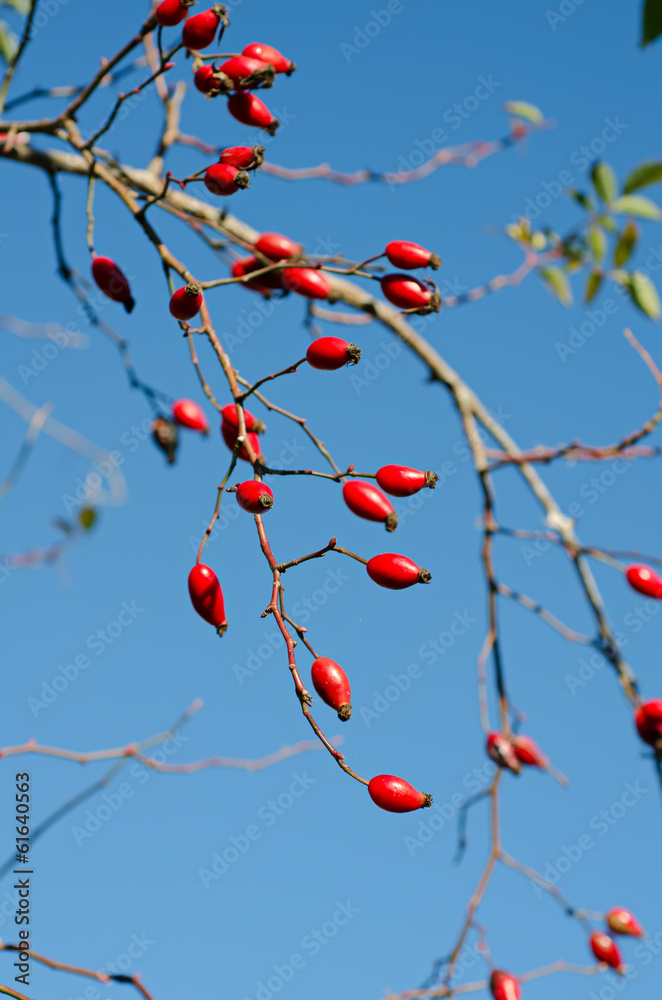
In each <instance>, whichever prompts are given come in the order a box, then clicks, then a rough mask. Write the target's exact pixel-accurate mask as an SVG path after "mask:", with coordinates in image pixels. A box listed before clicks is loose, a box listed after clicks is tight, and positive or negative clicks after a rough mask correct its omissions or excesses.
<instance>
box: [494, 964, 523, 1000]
mask: <svg viewBox="0 0 662 1000" xmlns="http://www.w3.org/2000/svg"><path fill="white" fill-rule="evenodd" d="M490 993H491V994H492V996H493V997H494V1000H520V997H521V995H522V989H521V987H520V984H519V980H518V979H515V977H514V976H511V974H510V973H509V972H503V971H502V970H501V969H495V970H494V972H493V973H492V975H491V976H490Z"/></svg>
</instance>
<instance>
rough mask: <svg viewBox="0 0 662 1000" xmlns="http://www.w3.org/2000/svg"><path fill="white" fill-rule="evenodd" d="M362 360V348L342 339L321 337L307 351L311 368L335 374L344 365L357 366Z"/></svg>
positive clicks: (307, 358)
mask: <svg viewBox="0 0 662 1000" xmlns="http://www.w3.org/2000/svg"><path fill="white" fill-rule="evenodd" d="M360 359H361V348H360V347H357V346H356V344H348V343H347V341H346V340H343V339H342V338H341V337H320V338H319V340H314V341H313V342H312V344H311V345H310V347H309V348H308V350H307V351H306V360H307V362H308V364H309V365H310V367H311V368H319V369H321V370H322V371H327V372H333V371H336V370H337V369H338V368H342V367H343V365H355V364H357V363H358V361H360Z"/></svg>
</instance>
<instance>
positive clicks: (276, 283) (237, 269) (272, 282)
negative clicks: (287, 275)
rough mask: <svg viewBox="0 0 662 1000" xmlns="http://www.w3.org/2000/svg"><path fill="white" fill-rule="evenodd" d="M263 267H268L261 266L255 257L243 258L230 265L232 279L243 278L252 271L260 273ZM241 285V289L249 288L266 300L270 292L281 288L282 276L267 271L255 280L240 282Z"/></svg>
mask: <svg viewBox="0 0 662 1000" xmlns="http://www.w3.org/2000/svg"><path fill="white" fill-rule="evenodd" d="M263 267H268V265H267V264H263V263H262V261H261V260H258V259H257V257H243V258H242V259H241V260H236V261H235V262H234V264H233V265H232V277H233V278H244V277H245V276H246V275H247V274H252V273H253V271H260V270H261V269H262V268H263ZM241 285H242V288H249V289H251V290H252V291H254V292H260V294H261V295H264V297H265V298H267V299H268V298H269V296H270V295H271V292H272V291H276V290H278V289H279V288H282V287H283V282H282V274H281V273H280V272H279V271H267V272H266V273H265V274H261V275H259V277H257V278H251V279H250V281H242V282H241Z"/></svg>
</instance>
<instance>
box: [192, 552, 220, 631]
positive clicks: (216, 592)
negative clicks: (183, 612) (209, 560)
mask: <svg viewBox="0 0 662 1000" xmlns="http://www.w3.org/2000/svg"><path fill="white" fill-rule="evenodd" d="M188 592H189V594H190V595H191V603H192V604H193V607H194V608H195V610H196V611H197V612H198V614H199V615H200V617H201V618H204V620H205V621H206V622H209V624H210V625H213V626H214V628H215V629H216V631H217V632H218V634H219V635H223V633H224V632H225V630H226V629H227V627H228V623H227V619H226V617H225V604H224V602H223V591H222V590H221V585H220V583H219V582H218V577H217V576H216V574H215V573H214V571H213V569H210V567H209V566H205V565H204V563H198V564H197V565H196V566H194V567H193V569H192V570H191V572H190V573H189V576H188Z"/></svg>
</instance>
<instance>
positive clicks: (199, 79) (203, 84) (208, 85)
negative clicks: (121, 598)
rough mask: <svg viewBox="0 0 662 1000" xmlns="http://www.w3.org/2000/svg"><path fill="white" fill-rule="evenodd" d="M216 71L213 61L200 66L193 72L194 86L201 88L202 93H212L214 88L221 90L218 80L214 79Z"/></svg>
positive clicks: (197, 88)
mask: <svg viewBox="0 0 662 1000" xmlns="http://www.w3.org/2000/svg"><path fill="white" fill-rule="evenodd" d="M214 73H215V70H214V67H213V66H212V65H211V63H205V64H204V66H198V68H197V69H196V71H195V73H194V74H193V86H194V87H195V88H196V90H199V91H200V93H201V94H210V93H211V92H212V90H219V89H220V88H219V86H218V80H215V79H214Z"/></svg>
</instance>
